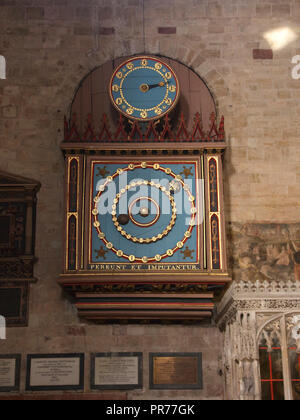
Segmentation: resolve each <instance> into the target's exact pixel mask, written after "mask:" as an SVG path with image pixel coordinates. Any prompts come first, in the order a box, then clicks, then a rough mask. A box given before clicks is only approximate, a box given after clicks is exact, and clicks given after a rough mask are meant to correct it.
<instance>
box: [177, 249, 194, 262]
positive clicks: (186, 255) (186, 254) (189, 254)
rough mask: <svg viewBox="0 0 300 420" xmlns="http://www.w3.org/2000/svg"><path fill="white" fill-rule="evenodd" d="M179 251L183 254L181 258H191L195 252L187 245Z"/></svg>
mask: <svg viewBox="0 0 300 420" xmlns="http://www.w3.org/2000/svg"><path fill="white" fill-rule="evenodd" d="M180 252H181V254H183V255H184V257H183V259H184V260H186V259H188V258H191V259H192V258H193V253H194V252H195V250H194V249H189V247H188V246H187V247H186V248H185V250H184V251H180Z"/></svg>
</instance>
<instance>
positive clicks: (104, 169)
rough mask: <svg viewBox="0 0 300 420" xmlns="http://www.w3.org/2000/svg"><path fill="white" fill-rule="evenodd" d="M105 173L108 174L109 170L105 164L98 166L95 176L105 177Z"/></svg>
mask: <svg viewBox="0 0 300 420" xmlns="http://www.w3.org/2000/svg"><path fill="white" fill-rule="evenodd" d="M106 175H109V171H108V170H107V169H106V166H103V167H101V168H98V173H97V176H101V177H102V178H105V177H106Z"/></svg>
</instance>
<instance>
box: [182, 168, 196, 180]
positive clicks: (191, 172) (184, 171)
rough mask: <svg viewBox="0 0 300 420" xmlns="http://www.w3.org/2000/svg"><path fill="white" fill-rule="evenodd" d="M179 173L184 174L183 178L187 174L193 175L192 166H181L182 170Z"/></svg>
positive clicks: (186, 176) (187, 175)
mask: <svg viewBox="0 0 300 420" xmlns="http://www.w3.org/2000/svg"><path fill="white" fill-rule="evenodd" d="M180 174H181V175H184V177H185V178H188V177H189V176H193V167H192V166H191V167H189V168H187V167H186V166H183V171H182V172H180Z"/></svg>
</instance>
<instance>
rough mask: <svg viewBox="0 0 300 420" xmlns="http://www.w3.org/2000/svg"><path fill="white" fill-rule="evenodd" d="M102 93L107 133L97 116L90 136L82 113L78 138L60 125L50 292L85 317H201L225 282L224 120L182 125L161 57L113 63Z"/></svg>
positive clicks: (177, 90)
mask: <svg viewBox="0 0 300 420" xmlns="http://www.w3.org/2000/svg"><path fill="white" fill-rule="evenodd" d="M106 77H107V75H106ZM106 89H107V97H108V98H109V99H108V100H109V101H110V107H111V108H112V109H113V110H114V113H113V114H112V115H113V116H115V117H114V118H115V121H114V124H115V128H114V129H112V128H111V125H110V121H109V117H108V115H107V114H105V113H104V114H103V116H102V119H101V124H100V127H99V129H98V130H97V129H96V128H95V125H94V123H93V120H92V116H91V115H87V116H86V124H85V127H84V129H83V130H82V131H81V132H80V128H79V125H80V124H79V123H78V121H76V116H75V115H73V116H72V118H71V119H70V120H65V139H64V142H63V143H62V150H63V151H64V155H65V165H66V177H65V180H66V187H65V215H64V220H65V241H64V249H65V252H64V258H63V271H62V274H61V276H60V279H59V282H60V284H61V285H62V287H63V288H64V290H65V291H66V292H67V293H68V294H70V295H72V297H73V299H74V300H75V305H76V307H77V309H78V312H79V315H80V316H82V317H84V318H87V319H92V320H108V321H109V320H120V319H123V320H127V321H129V320H132V321H137V320H155V321H157V320H158V321H160V320H173V321H179V320H181V321H182V320H186V321H190V320H201V319H204V318H209V317H210V316H211V315H212V311H213V309H214V302H215V299H217V298H218V296H219V295H220V294H221V293H222V291H223V289H224V288H225V286H226V284H227V283H228V282H229V281H230V277H229V274H228V271H227V263H226V240H225V228H224V209H223V188H222V156H223V153H224V150H225V148H226V142H225V135H224V120H223V119H221V120H220V121H219V122H217V118H216V116H215V115H211V117H210V126H209V130H204V129H203V123H202V119H201V110H197V109H196V110H193V111H195V114H194V118H193V124H192V125H191V127H188V126H187V123H186V120H185V116H184V111H185V110H184V102H183V105H182V104H181V105H180V104H179V102H180V97H181V94H182V92H183V93H184V87H182V86H181V83H180V77H179V76H178V75H177V74H176V71H175V70H174V69H173V67H172V65H171V64H170V63H169V62H166V61H164V60H163V59H161V58H157V57H147V56H135V57H131V58H128V59H126V60H123V61H121V62H120V63H119V64H118V65H116V66H115V67H114V68H113V69H112V71H111V74H110V75H109V81H108V83H107V85H106ZM180 106H181V108H182V109H181V112H178V107H180ZM101 111H102V110H101V109H99V110H98V112H99V114H100V113H101ZM189 112H191V110H189Z"/></svg>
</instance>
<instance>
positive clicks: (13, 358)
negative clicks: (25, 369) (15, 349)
mask: <svg viewBox="0 0 300 420" xmlns="http://www.w3.org/2000/svg"><path fill="white" fill-rule="evenodd" d="M20 366H21V356H20V355H19V354H17V355H0V392H9V391H18V390H19V386H20Z"/></svg>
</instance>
